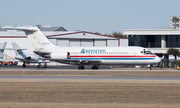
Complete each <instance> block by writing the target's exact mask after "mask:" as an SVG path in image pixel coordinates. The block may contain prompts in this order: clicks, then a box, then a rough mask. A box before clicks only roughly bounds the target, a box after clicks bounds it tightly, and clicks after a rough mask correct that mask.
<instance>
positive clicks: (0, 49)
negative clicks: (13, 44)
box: [0, 42, 7, 59]
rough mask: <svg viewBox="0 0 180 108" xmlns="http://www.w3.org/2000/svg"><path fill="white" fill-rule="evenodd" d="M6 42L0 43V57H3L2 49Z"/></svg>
mask: <svg viewBox="0 0 180 108" xmlns="http://www.w3.org/2000/svg"><path fill="white" fill-rule="evenodd" d="M6 44H7V42H3V43H2V44H1V45H0V59H3V57H4V54H3V53H4V49H5V47H6Z"/></svg>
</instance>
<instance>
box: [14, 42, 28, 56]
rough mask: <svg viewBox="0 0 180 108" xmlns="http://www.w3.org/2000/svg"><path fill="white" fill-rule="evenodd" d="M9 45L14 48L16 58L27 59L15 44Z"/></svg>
mask: <svg viewBox="0 0 180 108" xmlns="http://www.w3.org/2000/svg"><path fill="white" fill-rule="evenodd" d="M11 44H12V46H13V48H14V51H15V54H16V56H22V57H23V58H27V56H26V55H25V53H24V52H23V51H22V50H23V49H21V48H20V47H19V46H18V45H17V44H16V43H15V42H12V43H11Z"/></svg>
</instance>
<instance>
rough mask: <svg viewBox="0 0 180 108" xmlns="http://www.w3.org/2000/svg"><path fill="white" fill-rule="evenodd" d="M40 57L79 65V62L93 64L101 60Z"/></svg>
mask: <svg viewBox="0 0 180 108" xmlns="http://www.w3.org/2000/svg"><path fill="white" fill-rule="evenodd" d="M41 59H42V60H50V61H55V62H59V63H64V64H73V65H79V64H83V65H91V64H92V65H93V64H99V63H100V62H101V61H100V60H81V59H56V58H41Z"/></svg>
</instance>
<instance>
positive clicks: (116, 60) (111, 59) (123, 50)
mask: <svg viewBox="0 0 180 108" xmlns="http://www.w3.org/2000/svg"><path fill="white" fill-rule="evenodd" d="M144 50H145V51H148V50H147V49H145V48H143V47H55V48H47V49H43V50H41V51H39V52H41V53H44V54H47V53H51V54H54V56H51V57H50V58H59V59H66V57H67V52H69V54H70V55H69V58H68V57H67V58H68V59H70V60H77V59H79V60H87V61H88V60H91V61H93V60H94V61H100V62H99V63H96V65H127V64H131V65H146V64H156V63H157V62H159V61H160V59H159V57H157V56H156V55H154V54H147V53H145V52H144ZM40 55H41V54H40ZM41 56H42V55H41ZM57 62H58V60H57ZM59 62H60V63H62V62H61V61H59ZM68 64H69V63H68ZM72 64H73V63H72ZM91 64H94V63H91V62H89V63H85V64H84V65H91Z"/></svg>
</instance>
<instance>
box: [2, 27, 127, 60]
mask: <svg viewBox="0 0 180 108" xmlns="http://www.w3.org/2000/svg"><path fill="white" fill-rule="evenodd" d="M40 30H41V31H42V32H43V33H44V35H45V36H46V37H47V38H48V39H49V40H50V41H51V42H52V43H53V44H55V45H57V46H60V47H69V46H71V47H102V46H103V47H109V46H111V47H112V46H114V47H119V46H128V38H116V37H112V36H107V35H102V34H97V33H92V32H87V31H67V30H66V29H64V28H63V27H51V26H42V27H40ZM2 42H8V43H7V46H6V48H13V47H12V45H11V42H16V43H17V44H18V45H19V46H20V47H21V48H22V49H27V50H24V52H25V53H28V54H29V53H33V51H34V47H33V45H32V44H31V42H30V41H29V40H28V39H27V37H26V35H25V33H24V32H23V31H18V30H4V29H2V28H1V27H0V43H2ZM5 54H6V55H7V56H8V57H11V58H14V57H15V52H14V51H12V50H5Z"/></svg>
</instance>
